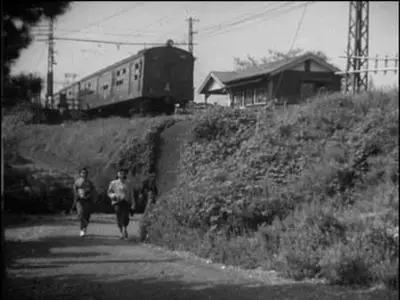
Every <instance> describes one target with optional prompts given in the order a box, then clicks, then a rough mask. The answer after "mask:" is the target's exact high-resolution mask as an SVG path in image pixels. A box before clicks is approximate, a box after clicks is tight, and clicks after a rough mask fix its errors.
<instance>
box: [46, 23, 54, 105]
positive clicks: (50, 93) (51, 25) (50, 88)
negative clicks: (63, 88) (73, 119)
mask: <svg viewBox="0 0 400 300" xmlns="http://www.w3.org/2000/svg"><path fill="white" fill-rule="evenodd" d="M48 43H49V53H48V59H47V93H46V108H49V106H50V108H54V98H53V74H54V72H53V66H54V65H55V62H54V20H53V18H50V22H49V35H48Z"/></svg>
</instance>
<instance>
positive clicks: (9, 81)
mask: <svg viewBox="0 0 400 300" xmlns="http://www.w3.org/2000/svg"><path fill="white" fill-rule="evenodd" d="M42 89H43V79H42V78H41V77H40V76H39V75H33V74H29V75H26V74H18V75H16V76H10V77H8V78H6V79H5V80H4V81H3V97H2V101H1V102H2V103H1V105H2V107H11V106H14V105H15V104H17V103H21V102H31V100H32V99H37V98H38V97H40V93H41V91H42Z"/></svg>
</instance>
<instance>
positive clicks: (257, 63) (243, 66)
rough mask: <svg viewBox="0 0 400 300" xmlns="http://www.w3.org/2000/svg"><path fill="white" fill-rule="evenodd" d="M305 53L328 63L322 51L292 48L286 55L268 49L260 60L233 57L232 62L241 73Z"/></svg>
mask: <svg viewBox="0 0 400 300" xmlns="http://www.w3.org/2000/svg"><path fill="white" fill-rule="evenodd" d="M306 52H311V53H314V54H315V55H317V56H318V57H320V58H321V59H323V60H325V61H328V60H329V58H328V57H327V56H326V54H325V53H323V52H322V51H305V50H304V49H300V48H294V49H292V50H290V51H289V52H288V53H283V52H280V51H276V50H271V49H268V56H263V57H261V58H260V59H258V60H257V59H255V58H254V57H252V56H250V55H247V58H246V59H241V58H239V57H234V58H233V62H234V65H235V70H238V71H242V70H247V69H250V68H253V67H262V66H263V65H266V64H269V63H271V62H275V61H279V60H283V59H288V58H291V57H294V56H298V55H301V54H304V53H306Z"/></svg>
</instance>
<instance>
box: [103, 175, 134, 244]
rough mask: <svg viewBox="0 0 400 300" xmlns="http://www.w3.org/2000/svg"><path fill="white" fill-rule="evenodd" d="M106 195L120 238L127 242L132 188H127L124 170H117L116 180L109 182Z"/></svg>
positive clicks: (131, 205)
mask: <svg viewBox="0 0 400 300" xmlns="http://www.w3.org/2000/svg"><path fill="white" fill-rule="evenodd" d="M107 194H108V197H110V199H111V205H112V207H113V208H114V211H115V215H116V217H117V224H118V228H119V231H120V233H121V237H120V238H121V239H125V240H127V239H128V230H127V229H128V225H129V214H130V211H131V209H133V207H134V201H132V197H133V193H132V188H131V187H130V186H129V182H128V180H127V178H126V171H125V170H123V169H119V170H118V171H117V179H116V180H113V181H111V183H110V186H109V187H108V192H107Z"/></svg>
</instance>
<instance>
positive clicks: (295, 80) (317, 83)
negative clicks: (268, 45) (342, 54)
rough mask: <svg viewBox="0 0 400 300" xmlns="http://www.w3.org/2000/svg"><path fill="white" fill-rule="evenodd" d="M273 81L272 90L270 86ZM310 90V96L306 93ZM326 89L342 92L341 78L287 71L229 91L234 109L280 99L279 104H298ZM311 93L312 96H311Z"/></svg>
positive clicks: (316, 73)
mask: <svg viewBox="0 0 400 300" xmlns="http://www.w3.org/2000/svg"><path fill="white" fill-rule="evenodd" d="M281 77H282V78H281ZM271 81H272V90H269V84H270V82H271ZM304 87H306V88H308V90H310V89H311V90H312V91H309V93H308V94H305V93H304V90H306V89H305V88H304ZM321 87H324V88H325V89H326V90H327V91H332V92H333V91H340V87H341V78H340V76H337V75H335V74H334V73H332V72H329V73H328V72H326V71H325V70H324V71H322V72H305V71H295V70H287V71H284V72H283V73H280V74H277V75H275V76H273V77H272V78H270V79H264V80H262V81H260V82H257V83H251V84H246V85H242V86H239V87H233V88H231V89H229V93H231V94H232V95H231V99H232V100H233V106H234V107H243V106H248V105H252V104H257V103H263V102H264V103H265V102H268V101H270V100H271V99H272V98H275V97H276V98H278V104H283V103H284V102H286V103H288V104H298V103H300V102H301V101H303V100H305V98H306V97H309V96H312V95H313V94H316V93H317V92H318V90H319V89H320V88H321ZM310 93H311V94H310Z"/></svg>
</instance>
